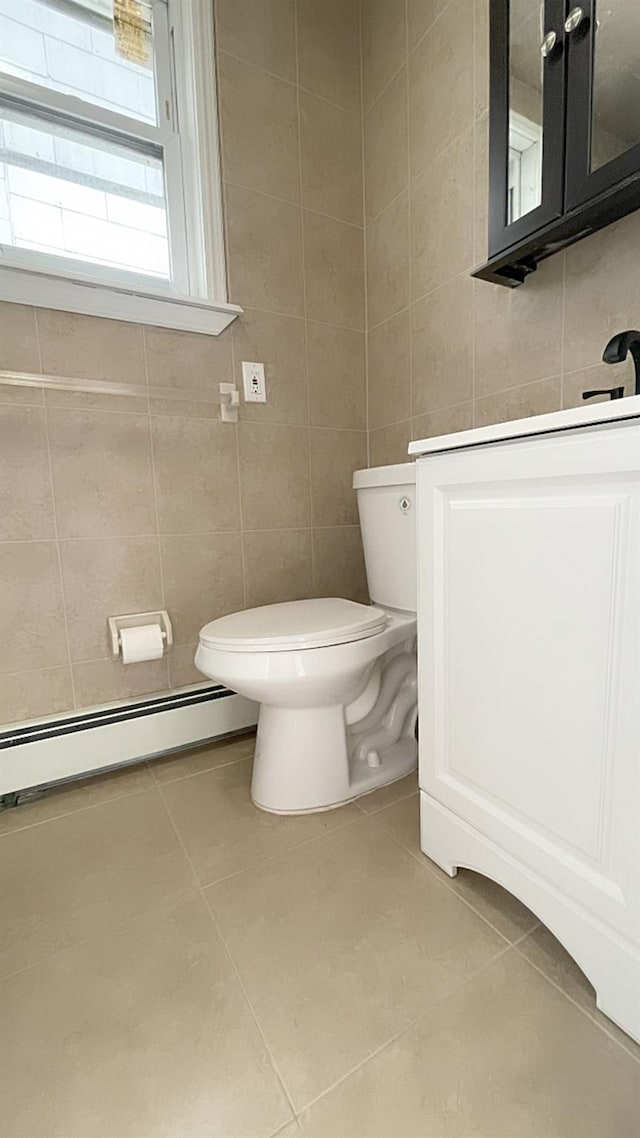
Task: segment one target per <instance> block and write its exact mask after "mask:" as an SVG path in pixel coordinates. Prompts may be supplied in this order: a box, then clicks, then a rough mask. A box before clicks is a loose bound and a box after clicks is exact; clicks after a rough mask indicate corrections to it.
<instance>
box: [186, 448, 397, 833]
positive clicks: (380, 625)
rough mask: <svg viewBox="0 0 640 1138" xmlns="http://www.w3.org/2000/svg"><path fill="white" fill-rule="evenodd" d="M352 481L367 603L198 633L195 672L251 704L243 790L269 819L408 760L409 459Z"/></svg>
mask: <svg viewBox="0 0 640 1138" xmlns="http://www.w3.org/2000/svg"><path fill="white" fill-rule="evenodd" d="M353 486H354V488H355V490H356V494H357V499H358V512H359V515H360V528H361V531H362V541H363V546H364V556H365V565H366V572H367V582H368V586H369V595H370V597H371V601H372V604H371V605H362V604H356V603H355V602H353V601H348V600H343V599H342V598H338V597H324V598H320V599H317V600H307V601H289V602H286V603H284V604H275V605H264V606H262V607H261V608H254V609H246V610H244V611H242V612H236V613H232V614H230V615H229V616H223V617H220V618H219V619H218V620H214V621H211V623H210V624H207V625H205V627H204V628H203V629H202V631H201V632H200V642H199V645H198V649H197V652H196V666H197V667H198V668H199V670H200V671H201V672H203V673H204V675H205V676H208V677H210V678H211V679H214V680H217V681H218V683H221V684H224V685H225V686H226V687H228V688H230V689H231V690H232V691H235V692H238V694H240V695H243V696H246V697H247V698H249V699H253V700H256V701H257V702H258V703H259V704H260V712H259V719H258V737H257V741H256V753H255V760H254V766H253V780H252V785H251V797H252V799H253V801H254V803H255V804H256V806H259V807H260V808H261V809H263V810H267V811H271V812H272V813H276V814H300V813H306V812H308V811H314V810H329V809H331V808H333V807H336V806H341V805H342V804H343V803H345V802H349V801H351V800H353V799H355V798H358V797H360V795H363V794H368V793H370V792H371V791H373V790H376V789H377V788H378V787H380V786H385V785H387V784H388V783H391V782H395V781H396V779H399V778H403V777H404V776H405V775H407V774H409V773H410V772H411V771H412V770H414V769H415V767H416V765H417V741H416V721H417V706H418V704H417V688H416V680H417V676H416V671H417V668H416V662H417V661H416V530H415V489H416V487H415V466H414V464H413V463H402V464H399V465H396V466H382V467H377V468H373V469H370V470H359V471H356V473H355V474H354V476H353Z"/></svg>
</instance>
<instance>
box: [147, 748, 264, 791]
mask: <svg viewBox="0 0 640 1138" xmlns="http://www.w3.org/2000/svg"><path fill="white" fill-rule="evenodd" d="M252 760H253V756H252V755H244V756H243V757H242V758H241V759H230V760H229V762H228V763H218V765H217V766H215V767H205V768H204V769H203V770H201V771H191V772H190V773H189V774H179V775H176V777H175V778H167V779H164V780H162V779H160V778H158V775H157V774H156V773H155V771H154V770H153V767H152V764H153V762H154V760H153V759H150V760H148V761H149V765H150V766H151V775H152V777H153V781H154V785H155V786H156V787H160V786H164V787H167V786H175V784H176V783H177V782H188V781H189V779H191V778H198V776H199V775H202V774H212V773H213V772H214V771H223V770H227V769H228V767H236V766H238V764H239V763H246V762H248V761H249V762H250V761H252Z"/></svg>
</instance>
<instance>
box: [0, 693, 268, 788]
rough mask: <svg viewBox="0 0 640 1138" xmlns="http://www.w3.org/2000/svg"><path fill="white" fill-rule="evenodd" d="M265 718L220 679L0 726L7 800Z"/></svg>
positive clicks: (0, 777) (1, 784) (0, 776)
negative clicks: (11, 725)
mask: <svg viewBox="0 0 640 1138" xmlns="http://www.w3.org/2000/svg"><path fill="white" fill-rule="evenodd" d="M257 719H258V706H257V704H255V703H252V702H251V700H248V699H244V697H243V696H239V695H236V694H235V693H234V692H231V691H228V689H227V688H224V687H221V686H220V685H218V684H216V685H208V686H200V687H198V688H192V689H182V690H180V691H177V692H174V693H173V694H170V695H162V696H156V697H153V696H149V697H148V698H146V699H144V700H137V701H133V700H130V701H128V702H125V703H119V704H117V705H112V706H110V707H106V708H102V709H98V710H96V711H81V712H76V713H74V714H73V715H67V716H64V717H61V718H53V717H50V718H48V719H43V720H42V721H40V722H38V723H29V724H26V725H25V726H16V727H13V728H7V729H6V730H4V731H0V803H1V802H2V800H3V799H4V800H5V802H8V801H10V800H11V798H12V796H15V795H16V794H18V792H20V791H24V790H26V789H32V788H35V787H43V786H49V785H51V784H53V783H57V782H64V781H65V780H67V779H72V778H79V777H81V776H82V775H88V774H91V773H95V772H96V771H100V770H107V769H108V768H109V767H117V766H123V765H125V764H127V763H134V762H137V761H140V760H142V759H148V758H153V757H156V756H158V755H164V754H168V753H169V752H172V751H179V750H182V749H183V748H185V747H192V746H195V745H196V744H198V743H205V742H207V741H210V740H214V739H220V738H223V737H224V736H225V735H232V734H234V733H236V732H239V731H242V730H248V729H250V728H251V727H253V726H254V725H255V724H256V722H257Z"/></svg>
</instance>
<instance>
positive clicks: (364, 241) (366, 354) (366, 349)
mask: <svg viewBox="0 0 640 1138" xmlns="http://www.w3.org/2000/svg"><path fill="white" fill-rule="evenodd" d="M362 4H363V0H359V4H358V37H359V45H358V47H359V62H360V165H361V169H362V288H363V293H364V296H363V302H364V421H365V427H366V432H367V438H366V446H367V467H370V466H371V424H370V422H369V284H368V281H369V276H368V259H367V246H368V241H367V168H366V161H365V156H366V149H365V129H364V120H365V112H364V59H363V51H362V44H363V36H362Z"/></svg>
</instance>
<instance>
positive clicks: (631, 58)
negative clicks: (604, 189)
mask: <svg viewBox="0 0 640 1138" xmlns="http://www.w3.org/2000/svg"><path fill="white" fill-rule="evenodd" d="M594 8H595V20H596V31H595V47H594V57H593V103H592V108H591V115H592V120H591V127H592V134H591V169H592V170H597V169H599V167H600V166H604V165H605V164H606V163H607V162H611V160H612V159H613V158H617V156H618V155H619V154H624V152H625V151H626V150H629V149H630V147H632V146H635V145H636V144H637V143H638V142H640V50H639V45H640V0H595V2H594Z"/></svg>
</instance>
